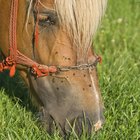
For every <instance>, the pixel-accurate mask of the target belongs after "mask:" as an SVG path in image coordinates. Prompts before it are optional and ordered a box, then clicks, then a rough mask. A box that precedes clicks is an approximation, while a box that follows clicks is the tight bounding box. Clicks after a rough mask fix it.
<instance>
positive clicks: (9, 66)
mask: <svg viewBox="0 0 140 140" xmlns="http://www.w3.org/2000/svg"><path fill="white" fill-rule="evenodd" d="M4 70H10V74H9V75H10V77H13V76H14V75H15V72H16V62H15V60H14V59H12V58H11V57H7V58H6V59H5V60H3V61H2V62H1V63H0V72H3V71H4Z"/></svg>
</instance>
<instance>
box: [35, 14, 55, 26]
mask: <svg viewBox="0 0 140 140" xmlns="http://www.w3.org/2000/svg"><path fill="white" fill-rule="evenodd" d="M38 24H39V25H40V26H43V27H46V26H51V25H55V24H56V17H54V16H52V15H45V16H39V22H38Z"/></svg>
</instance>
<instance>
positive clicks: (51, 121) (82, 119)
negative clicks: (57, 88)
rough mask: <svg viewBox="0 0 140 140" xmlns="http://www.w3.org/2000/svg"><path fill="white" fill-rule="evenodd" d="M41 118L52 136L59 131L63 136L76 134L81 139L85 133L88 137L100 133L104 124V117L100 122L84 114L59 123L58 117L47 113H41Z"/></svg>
mask: <svg viewBox="0 0 140 140" xmlns="http://www.w3.org/2000/svg"><path fill="white" fill-rule="evenodd" d="M44 112H45V111H44ZM40 118H41V119H40V121H41V122H42V124H43V127H44V128H45V129H46V131H47V132H48V133H49V134H50V135H52V134H53V133H55V132H56V131H57V130H58V132H59V133H60V135H61V136H70V135H71V134H72V133H74V134H76V135H77V136H78V137H80V136H81V135H82V134H83V132H84V133H86V134H87V135H91V134H92V133H93V132H97V131H99V130H100V129H101V128H102V125H103V124H104V118H103V117H102V118H101V119H98V120H93V119H90V118H89V117H87V116H85V115H83V114H82V115H80V116H78V117H75V118H73V119H71V120H70V119H63V121H58V120H56V118H57V117H53V116H52V115H50V114H48V113H46V112H45V114H42V113H41V116H40Z"/></svg>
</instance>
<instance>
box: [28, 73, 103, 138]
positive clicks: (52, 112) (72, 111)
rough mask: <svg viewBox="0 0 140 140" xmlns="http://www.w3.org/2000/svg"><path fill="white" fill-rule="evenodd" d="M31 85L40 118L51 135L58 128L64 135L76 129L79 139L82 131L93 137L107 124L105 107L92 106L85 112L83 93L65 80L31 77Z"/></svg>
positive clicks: (49, 77)
mask: <svg viewBox="0 0 140 140" xmlns="http://www.w3.org/2000/svg"><path fill="white" fill-rule="evenodd" d="M31 83H32V87H33V89H34V93H33V95H34V94H36V97H37V98H38V100H39V101H40V102H41V104H40V107H39V110H40V111H41V113H40V114H41V115H40V118H41V121H42V122H43V124H44V126H45V127H46V129H47V131H48V132H50V133H52V132H53V131H54V130H55V128H54V127H55V126H57V127H58V128H59V131H60V133H61V134H62V135H63V134H70V133H71V132H73V130H74V131H75V133H76V134H77V135H78V136H80V135H81V134H82V132H83V131H86V132H87V133H88V134H90V133H91V132H92V131H97V130H99V129H100V128H101V126H102V124H103V122H104V117H103V109H102V106H101V107H100V109H99V110H98V109H96V107H91V106H89V109H83V108H84V107H83V106H84V105H83V102H82V100H83V99H82V98H83V97H81V96H80V95H81V94H80V91H79V92H78V91H76V90H75V89H74V88H73V86H72V85H71V84H70V83H69V82H68V81H67V80H66V79H65V78H54V77H52V76H48V77H43V78H38V79H35V78H34V77H31ZM76 93H77V94H76ZM78 93H79V94H78ZM93 106H94V103H93Z"/></svg>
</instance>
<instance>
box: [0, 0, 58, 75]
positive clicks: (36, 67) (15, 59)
mask: <svg viewBox="0 0 140 140" xmlns="http://www.w3.org/2000/svg"><path fill="white" fill-rule="evenodd" d="M17 13H18V0H12V3H11V12H10V27H9V42H10V43H9V48H10V56H8V57H7V58H6V59H5V60H3V61H2V62H1V63H0V72H3V71H4V70H7V69H9V70H10V77H13V76H14V75H15V71H16V65H17V64H21V65H24V66H26V67H29V68H31V73H32V74H33V75H34V76H35V77H42V76H47V75H48V74H49V73H55V72H56V71H57V68H56V67H55V66H45V65H40V64H38V63H37V62H35V61H33V60H31V59H30V58H28V57H26V56H25V55H24V54H22V53H21V52H19V51H18V50H17ZM35 44H36V46H38V21H37V22H36V25H35Z"/></svg>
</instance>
